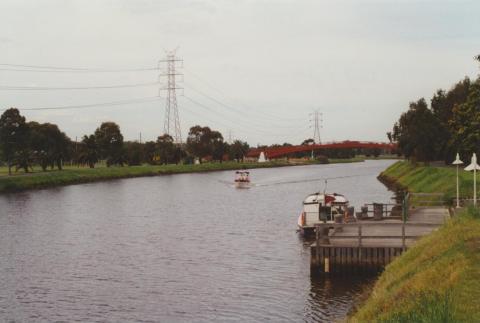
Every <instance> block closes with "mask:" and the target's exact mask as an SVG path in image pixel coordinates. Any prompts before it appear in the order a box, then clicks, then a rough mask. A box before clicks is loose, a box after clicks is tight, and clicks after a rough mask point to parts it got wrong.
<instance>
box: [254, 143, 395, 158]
mask: <svg viewBox="0 0 480 323" xmlns="http://www.w3.org/2000/svg"><path fill="white" fill-rule="evenodd" d="M356 148H357V149H375V148H378V149H381V150H384V151H388V152H390V153H391V152H393V151H394V150H395V149H396V148H397V145H396V144H392V143H386V142H371V141H349V140H347V141H337V142H326V143H322V144H313V145H298V146H281V147H265V148H252V149H250V151H249V152H248V154H247V157H252V158H258V157H259V156H260V153H261V152H262V151H263V152H264V154H265V157H266V158H278V157H281V156H285V155H288V154H293V153H297V152H306V151H312V150H319V149H356Z"/></svg>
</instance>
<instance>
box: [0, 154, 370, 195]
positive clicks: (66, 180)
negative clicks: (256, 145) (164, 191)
mask: <svg viewBox="0 0 480 323" xmlns="http://www.w3.org/2000/svg"><path fill="white" fill-rule="evenodd" d="M357 161H363V159H361V160H357V159H345V160H341V162H350V163H351V162H357ZM333 162H340V161H337V160H334V161H333ZM317 163H318V161H316V160H298V161H297V160H295V161H287V160H273V161H269V162H266V163H237V162H223V163H203V164H199V165H161V166H155V165H142V166H125V167H105V165H102V164H100V165H98V166H97V167H95V168H93V169H92V168H85V167H80V168H79V167H75V166H66V167H64V169H63V170H62V171H58V170H49V171H46V172H43V171H42V170H41V169H40V168H39V167H34V170H33V172H30V173H27V174H25V173H24V172H23V171H20V170H19V172H18V173H17V172H14V173H13V175H12V176H8V169H7V168H6V167H0V193H6V192H17V191H23V190H27V189H36V188H45V187H52V186H61V185H68V184H77V183H87V182H96V181H102V180H109V179H119V178H128V177H141V176H158V175H168V174H181V173H196V172H212V171H222V170H235V169H252V168H268V167H281V166H295V165H311V164H317Z"/></svg>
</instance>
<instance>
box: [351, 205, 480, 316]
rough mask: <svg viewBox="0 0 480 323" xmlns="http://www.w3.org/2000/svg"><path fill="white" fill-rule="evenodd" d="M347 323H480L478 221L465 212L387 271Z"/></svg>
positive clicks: (475, 214) (472, 213)
mask: <svg viewBox="0 0 480 323" xmlns="http://www.w3.org/2000/svg"><path fill="white" fill-rule="evenodd" d="M349 321H351V322H405V323H406V322H480V219H479V212H478V210H474V209H468V210H464V211H463V213H462V214H460V215H459V216H458V217H457V218H455V219H454V220H451V221H449V222H448V223H447V224H445V225H444V226H442V227H441V228H440V229H439V230H438V231H435V232H434V233H432V234H431V235H428V236H426V237H424V238H422V239H421V240H419V241H418V242H417V243H416V244H415V245H414V246H413V247H412V248H411V249H409V250H408V251H407V252H405V253H404V254H403V255H402V256H400V257H398V258H397V259H396V260H394V261H393V262H392V263H391V264H389V265H388V266H387V267H386V270H385V272H384V273H383V274H382V275H381V276H380V278H379V280H378V281H377V282H376V284H375V286H374V288H373V290H372V293H371V295H370V297H369V298H368V299H367V300H366V302H365V303H364V304H362V305H361V306H360V307H359V308H358V309H357V311H356V313H355V314H354V315H353V316H352V317H351V318H350V319H349Z"/></svg>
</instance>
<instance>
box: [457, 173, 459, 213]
mask: <svg viewBox="0 0 480 323" xmlns="http://www.w3.org/2000/svg"><path fill="white" fill-rule="evenodd" d="M458 198H459V193H458V165H457V209H458V208H459V207H460V201H459V200H458Z"/></svg>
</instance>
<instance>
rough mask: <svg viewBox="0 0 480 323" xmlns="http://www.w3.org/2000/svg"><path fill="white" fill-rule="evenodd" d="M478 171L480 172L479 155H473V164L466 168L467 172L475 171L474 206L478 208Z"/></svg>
mask: <svg viewBox="0 0 480 323" xmlns="http://www.w3.org/2000/svg"><path fill="white" fill-rule="evenodd" d="M477 169H478V170H480V166H478V164H477V154H475V153H473V155H472V162H471V163H470V165H468V166H467V167H465V170H466V171H471V170H473V205H474V206H477Z"/></svg>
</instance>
